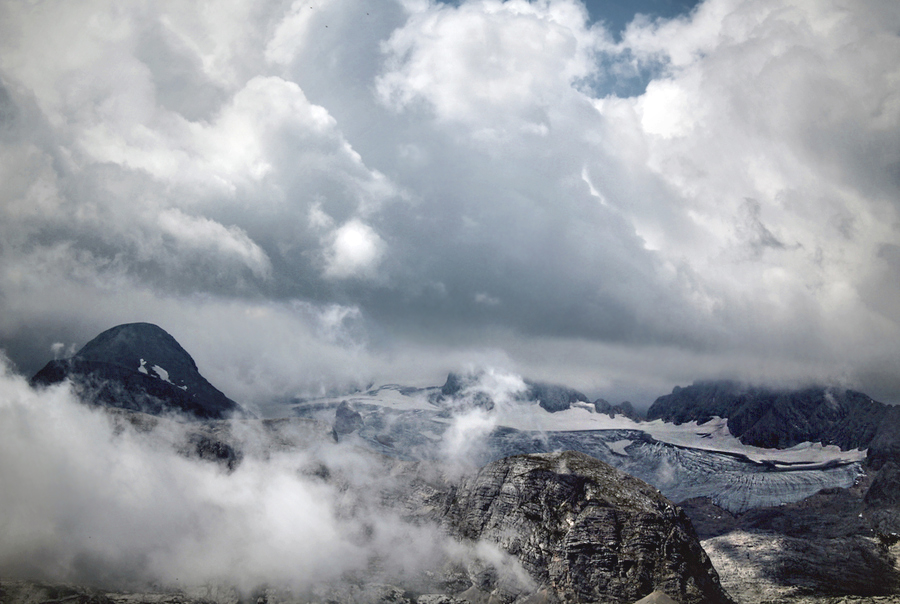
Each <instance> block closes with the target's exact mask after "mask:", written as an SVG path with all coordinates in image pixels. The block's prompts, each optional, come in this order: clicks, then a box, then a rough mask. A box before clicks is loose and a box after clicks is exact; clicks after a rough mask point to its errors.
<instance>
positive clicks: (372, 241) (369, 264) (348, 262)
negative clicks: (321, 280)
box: [325, 220, 385, 279]
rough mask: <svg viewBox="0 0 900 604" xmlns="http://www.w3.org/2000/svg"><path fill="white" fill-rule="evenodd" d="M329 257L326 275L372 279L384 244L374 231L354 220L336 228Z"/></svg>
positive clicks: (330, 276) (341, 277)
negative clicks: (369, 277)
mask: <svg viewBox="0 0 900 604" xmlns="http://www.w3.org/2000/svg"><path fill="white" fill-rule="evenodd" d="M330 238H331V239H332V243H331V246H330V249H329V251H328V252H327V256H326V266H325V276H326V277H329V278H333V279H345V278H348V277H359V276H363V277H365V276H371V275H372V271H373V270H374V269H375V267H376V266H377V264H378V262H379V261H380V260H381V257H382V255H383V254H384V247H385V244H384V241H383V240H382V239H381V237H379V236H378V233H376V232H375V231H373V230H372V228H371V227H370V226H368V225H366V224H363V223H362V222H359V221H358V220H352V221H350V222H348V223H346V224H344V225H343V226H341V227H340V228H338V229H336V230H335V231H334V232H333V233H332V235H331V237H330Z"/></svg>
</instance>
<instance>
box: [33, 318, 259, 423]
mask: <svg viewBox="0 0 900 604" xmlns="http://www.w3.org/2000/svg"><path fill="white" fill-rule="evenodd" d="M65 379H68V380H70V381H71V382H72V384H73V387H74V389H75V392H76V393H77V394H78V395H79V397H80V398H81V399H82V400H83V401H85V402H87V403H91V404H99V405H103V406H109V407H118V408H122V409H129V410H132V411H140V412H143V413H149V414H151V415H166V414H173V413H174V414H182V415H184V416H186V417H188V418H191V417H193V418H197V419H224V418H226V417H230V416H232V415H241V416H246V415H248V414H247V412H246V411H244V410H243V409H242V408H241V407H240V406H239V405H238V404H237V403H235V402H234V401H232V400H231V399H229V398H228V397H226V396H225V395H224V394H222V392H220V391H219V390H218V389H216V388H215V387H214V386H213V385H212V384H210V383H209V382H208V381H207V380H206V379H205V378H204V377H203V376H202V375H200V372H199V371H198V370H197V364H196V363H195V362H194V359H193V358H191V355H189V354H188V353H187V351H185V349H184V348H182V347H181V345H180V344H179V343H178V342H177V341H176V340H175V338H173V337H172V336H171V335H169V334H168V333H166V331H164V330H163V329H161V328H160V327H157V326H156V325H152V324H150V323H128V324H125V325H119V326H117V327H113V328H112V329H108V330H106V331H104V332H103V333H101V334H100V335H98V336H97V337H96V338H94V339H93V340H91V341H90V342H88V343H87V344H85V345H84V347H83V348H82V349H81V350H79V351H78V352H77V353H76V354H75V355H74V356H72V357H71V358H68V359H61V360H55V361H50V362H49V363H47V365H46V366H44V368H43V369H41V370H40V371H39V372H38V373H36V374H35V375H34V377H32V378H31V383H32V385H35V386H48V385H51V384H56V383H59V382H61V381H63V380H65Z"/></svg>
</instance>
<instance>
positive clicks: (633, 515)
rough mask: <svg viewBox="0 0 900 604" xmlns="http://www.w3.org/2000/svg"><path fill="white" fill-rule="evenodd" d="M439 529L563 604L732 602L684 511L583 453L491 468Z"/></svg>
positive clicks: (461, 489)
mask: <svg viewBox="0 0 900 604" xmlns="http://www.w3.org/2000/svg"><path fill="white" fill-rule="evenodd" d="M442 521H443V523H444V524H445V526H446V527H447V528H448V530H449V532H450V533H451V534H452V535H453V536H455V537H457V538H460V539H463V540H470V541H476V540H487V541H490V542H493V543H496V544H498V545H499V546H500V547H501V548H503V549H504V550H505V551H507V552H508V553H510V554H512V555H514V556H516V557H517V558H518V559H519V561H520V562H521V564H522V566H523V567H524V569H525V570H526V571H527V572H528V573H529V574H530V575H531V577H532V578H533V579H534V580H535V582H536V583H537V584H539V585H543V586H546V587H548V588H549V590H550V592H551V593H552V595H553V596H554V597H555V598H556V599H557V600H558V601H560V602H566V603H569V602H571V603H574V602H621V603H626V602H628V603H630V602H634V601H635V600H637V599H639V598H642V597H644V596H647V595H648V594H650V593H651V592H653V591H654V590H658V591H662V592H664V593H666V594H668V595H669V596H671V597H673V598H674V599H676V600H677V601H679V602H682V603H683V604H692V603H697V604H699V603H701V602H704V603H708V604H715V603H727V602H731V600H730V599H729V597H728V596H727V595H726V593H725V592H724V591H723V589H722V588H721V586H720V585H719V580H718V576H717V574H716V571H715V569H713V567H712V565H711V563H710V561H709V559H708V558H707V556H706V554H705V552H704V551H703V549H702V548H701V547H700V544H699V541H698V539H697V536H696V533H695V532H694V529H693V527H692V526H691V523H690V521H689V520H688V518H687V516H685V514H684V512H682V511H681V509H679V508H678V507H676V506H675V505H674V504H672V503H671V502H670V501H669V500H667V499H666V498H665V497H663V496H662V495H660V494H659V492H658V491H657V490H656V489H654V488H652V487H650V486H649V485H647V484H646V483H644V482H642V481H640V480H637V479H636V478H633V477H631V476H628V475H627V474H624V473H623V472H620V471H618V470H616V469H615V468H613V467H612V466H609V465H608V464H605V463H603V462H601V461H599V460H597V459H594V458H592V457H589V456H587V455H584V454H581V453H576V452H573V451H567V452H562V453H548V454H541V455H521V456H516V457H510V458H506V459H502V460H500V461H496V462H494V463H491V464H489V465H487V466H486V467H484V468H482V469H481V470H480V471H479V472H478V473H477V474H475V475H474V476H471V477H469V478H466V479H464V480H463V481H462V482H461V483H460V484H459V485H458V486H457V487H454V488H452V489H451V491H450V493H449V495H448V497H447V503H446V507H445V509H444V510H443V518H442Z"/></svg>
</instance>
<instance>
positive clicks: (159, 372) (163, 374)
mask: <svg viewBox="0 0 900 604" xmlns="http://www.w3.org/2000/svg"><path fill="white" fill-rule="evenodd" d="M150 369H152V370H153V371H155V372H156V375H158V376H159V379H161V380H162V381H164V382H169V372H168V371H166V370H165V369H163V368H162V367H160V366H159V365H154V366H153V367H151V368H150ZM169 383H170V384H171V383H172V382H169ZM173 385H174V384H173Z"/></svg>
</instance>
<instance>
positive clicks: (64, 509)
mask: <svg viewBox="0 0 900 604" xmlns="http://www.w3.org/2000/svg"><path fill="white" fill-rule="evenodd" d="M498 400H503V398H502V397H498ZM471 413H472V411H471V410H469V411H465V412H463V414H462V415H460V416H459V417H460V419H459V420H458V421H457V420H453V421H454V423H453V426H454V427H453V428H452V432H451V434H452V438H451V439H450V441H449V442H448V447H449V448H448V449H447V451H446V454H447V460H448V461H454V460H460V461H463V460H462V458H461V457H460V456H462V457H465V453H466V452H467V451H468V450H469V449H468V447H470V446H471V442H470V439H469V437H470V436H475V435H477V434H480V433H481V432H483V430H482V428H483V425H491V424H492V422H493V420H492V419H491V418H492V417H494V415H493V412H485V415H484V417H483V418H482V421H481V422H480V423H479V422H475V423H476V424H477V425H476V427H475V429H474V433H473V432H472V430H470V429H469V428H468V427H467V426H468V424H467V418H469V419H471V416H470V415H468V414H471ZM300 421H306V420H300ZM151 423H152V424H153V425H155V427H154V428H153V429H152V430H150V429H148V428H147V426H146V425H143V426H142V425H141V424H140V423H139V422H138V423H135V422H132V421H123V419H122V417H121V415H118V416H117V414H116V413H111V412H110V411H108V410H104V409H102V408H95V407H91V406H88V405H85V404H83V403H81V402H80V401H78V400H77V399H76V397H75V396H74V395H73V393H72V392H71V390H70V388H69V387H68V385H67V384H66V383H64V384H62V385H59V386H55V387H51V388H47V389H40V390H35V389H33V388H31V387H30V386H29V385H28V383H27V381H26V380H25V379H24V378H23V377H21V376H19V375H16V374H15V373H13V372H12V371H11V370H10V369H9V367H8V364H7V363H5V362H4V363H3V364H2V366H0V485H2V488H0V534H2V535H3V539H2V540H0V573H2V576H3V577H4V578H9V577H13V578H25V579H35V580H45V581H63V582H71V583H76V584H83V585H94V586H99V587H103V588H107V589H151V588H152V589H193V588H197V587H202V586H206V588H207V589H211V587H210V586H225V587H229V588H235V589H237V590H239V591H241V592H244V593H247V592H250V591H252V590H254V589H257V588H259V587H260V586H271V587H279V588H286V589H291V590H294V591H298V590H300V591H302V590H308V589H313V588H315V586H317V585H323V584H326V583H328V582H336V581H341V580H344V579H346V578H347V577H353V576H357V577H361V576H366V577H368V580H376V579H377V580H381V581H391V580H398V579H400V580H403V578H404V577H406V578H410V577H415V576H416V575H417V573H420V572H421V571H423V570H426V569H428V568H433V567H436V566H439V565H440V564H442V563H444V562H446V561H447V560H460V559H463V558H465V557H466V556H470V554H472V553H473V552H474V554H476V555H478V556H479V557H481V558H483V559H488V560H489V559H490V558H491V557H495V558H498V556H499V557H500V558H502V556H500V554H499V551H494V550H492V549H491V548H490V547H489V546H487V545H485V544H472V545H471V548H474V549H470V550H467V549H466V548H467V547H470V546H464V545H461V544H459V543H456V542H454V541H452V540H451V539H449V538H448V537H445V536H444V535H443V533H442V532H441V530H440V529H439V528H438V527H437V526H436V525H435V524H429V523H427V522H420V521H416V522H414V521H409V520H407V519H405V518H404V517H403V516H402V505H394V503H393V502H391V501H389V500H386V499H385V493H390V492H396V489H397V487H398V485H397V484H396V482H395V481H396V480H398V479H396V478H393V477H394V476H397V475H399V474H400V472H397V471H396V462H393V461H391V460H388V459H385V458H381V457H378V456H376V455H374V454H372V453H369V452H365V451H363V450H362V449H359V448H356V447H355V446H354V445H353V441H352V439H351V440H349V441H347V442H342V443H335V442H333V441H332V440H331V437H330V432H329V431H328V428H329V427H327V426H319V427H320V428H321V437H318V436H317V437H315V438H312V439H308V441H307V442H306V443H305V445H304V446H303V447H284V446H275V445H273V443H272V442H267V441H266V439H267V438H271V436H266V434H265V430H261V429H259V426H260V424H259V423H258V422H257V423H256V424H254V423H253V422H245V423H243V424H241V422H238V421H235V422H233V426H232V427H231V429H230V434H232V436H233V438H235V439H237V440H238V446H239V447H240V448H241V450H242V451H243V452H244V453H245V454H244V455H243V457H242V459H241V460H240V463H238V464H236V465H235V466H234V467H233V469H229V468H228V467H226V466H225V465H224V464H221V463H213V462H211V461H209V460H204V459H199V458H197V457H191V456H186V455H184V454H183V451H182V452H179V448H178V446H174V445H173V443H175V444H177V443H178V442H182V441H183V440H184V433H185V432H186V431H188V430H191V429H192V427H191V425H190V424H184V423H179V422H176V421H171V420H169V419H166V418H161V419H158V420H157V419H153V421H152V422H151ZM470 423H471V422H470ZM482 424H483V425H482ZM314 428H315V426H314ZM313 432H315V433H317V434H318V432H316V429H314V430H313ZM476 433H477V434H476ZM453 447H456V450H453ZM464 465H465V464H464ZM448 467H450V466H449V465H448ZM456 467H459V466H456ZM392 468H393V469H392ZM437 471H438V472H442V471H443V470H441V469H438V470H437ZM498 559H499V558H498Z"/></svg>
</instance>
